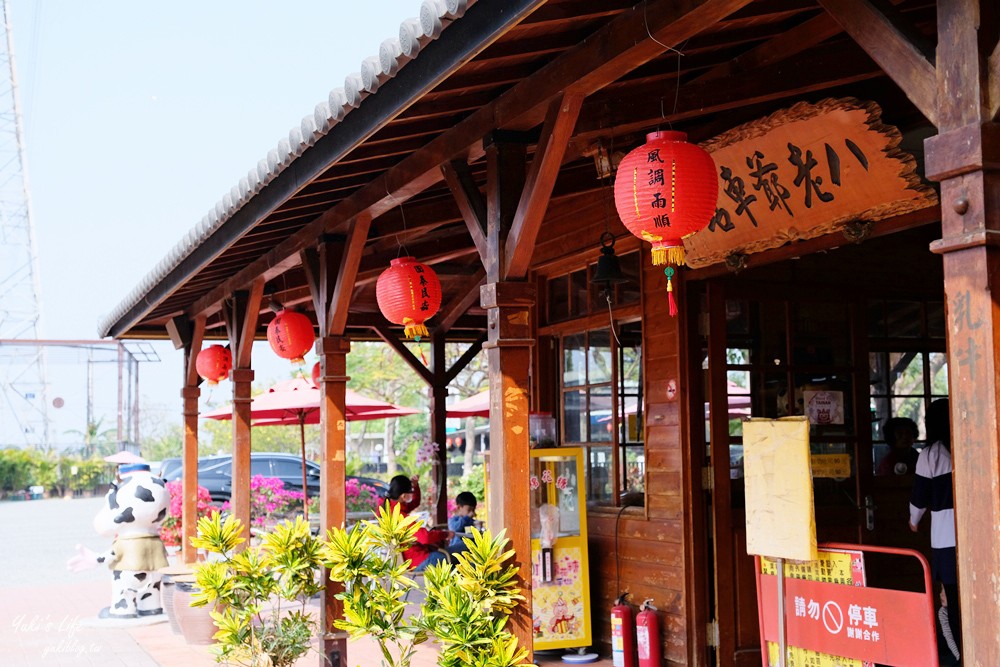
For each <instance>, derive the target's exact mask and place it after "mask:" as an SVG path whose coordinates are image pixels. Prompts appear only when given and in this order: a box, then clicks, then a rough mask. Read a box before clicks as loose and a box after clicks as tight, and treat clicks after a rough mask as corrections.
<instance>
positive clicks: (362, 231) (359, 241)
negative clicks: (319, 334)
mask: <svg viewBox="0 0 1000 667" xmlns="http://www.w3.org/2000/svg"><path fill="white" fill-rule="evenodd" d="M371 224H372V218H371V216H370V215H369V214H368V213H362V214H361V215H359V216H357V217H356V218H354V221H353V223H351V231H350V234H349V235H348V237H347V247H346V248H345V249H344V255H343V257H342V259H341V261H340V270H339V271H338V272H337V284H336V287H335V288H334V291H333V296H332V298H331V300H330V310H329V313H328V319H327V322H328V324H327V331H328V332H329V335H331V336H340V335H343V333H344V328H345V327H346V326H347V314H348V309H349V308H350V305H351V296H352V295H353V294H354V282H355V280H356V279H357V276H358V266H359V265H360V264H361V253H362V252H363V251H364V249H365V241H366V240H367V239H368V228H369V227H371Z"/></svg>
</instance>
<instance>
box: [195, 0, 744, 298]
mask: <svg viewBox="0 0 1000 667" xmlns="http://www.w3.org/2000/svg"><path fill="white" fill-rule="evenodd" d="M751 1H752V0H683V1H678V0H657V1H655V2H645V3H640V4H638V5H636V6H635V7H634V8H632V9H630V10H628V11H626V12H623V13H622V14H621V15H620V16H619V17H618V18H616V19H615V20H613V21H611V22H610V23H608V24H607V25H605V26H604V27H603V28H601V29H600V30H598V31H597V32H596V33H594V35H593V36H592V38H591V39H588V40H586V41H584V42H582V43H581V44H580V45H579V46H577V47H574V48H573V49H570V50H569V51H567V52H565V53H563V54H562V55H561V56H559V57H558V58H556V59H555V60H553V61H552V62H551V63H549V64H548V65H546V66H544V67H542V68H541V69H540V70H539V71H538V72H536V73H535V74H533V75H532V76H530V77H528V78H526V79H524V80H522V81H520V82H519V83H517V84H516V85H514V86H513V87H511V88H510V89H509V90H507V91H506V92H505V93H504V94H503V95H501V96H500V97H499V98H497V99H496V100H494V101H493V102H492V103H490V104H488V105H486V106H484V107H482V108H480V109H479V110H478V111H476V112H475V113H473V114H471V115H470V116H468V117H467V118H464V119H463V120H462V121H460V122H459V123H458V124H456V125H455V127H453V128H452V129H451V130H449V131H448V132H445V133H443V134H441V135H440V136H438V137H435V138H434V139H432V140H431V141H429V142H428V143H427V144H426V145H425V146H424V147H423V148H421V149H420V150H418V151H415V152H414V153H413V154H412V155H409V156H408V157H406V158H404V159H403V160H401V161H400V162H399V163H398V164H397V165H396V166H394V167H392V168H391V169H389V170H388V171H386V172H385V173H384V174H381V175H380V176H378V177H376V178H374V179H372V181H371V182H370V183H369V184H368V185H366V186H364V187H362V188H361V189H359V190H358V191H357V192H355V193H354V194H352V195H350V196H349V197H347V198H346V199H344V200H343V201H342V202H340V203H339V204H337V205H336V206H334V207H333V208H331V209H330V210H328V211H326V212H325V213H323V214H322V215H320V216H319V217H317V218H316V219H315V220H313V221H312V222H310V223H309V224H307V225H305V226H304V227H303V228H302V229H300V230H299V231H298V232H296V233H295V234H293V235H292V236H289V237H288V238H287V239H286V240H285V241H282V242H281V243H279V244H278V245H277V246H275V247H274V249H273V250H271V251H270V252H268V253H267V254H266V255H264V256H263V257H260V258H259V259H257V260H254V261H253V262H251V263H249V264H247V266H246V267H244V268H243V269H241V270H240V271H238V272H237V273H236V274H234V275H233V276H231V277H230V278H228V279H227V280H225V281H223V282H222V283H220V284H219V285H217V286H216V287H215V288H213V289H212V290H210V291H209V292H208V293H206V294H205V295H204V296H203V297H201V298H200V299H198V300H197V301H196V302H195V303H194V304H192V305H191V307H189V308H188V312H189V314H195V313H200V312H205V311H207V312H209V313H211V312H214V311H215V310H216V309H217V308H218V304H219V302H220V301H221V300H222V299H223V298H225V297H226V296H227V295H228V294H230V293H231V292H232V291H233V290H234V289H238V288H239V287H241V286H243V285H246V284H247V283H248V282H249V281H250V280H252V279H253V278H255V277H257V276H260V275H263V276H265V278H267V279H270V278H272V277H274V276H277V275H280V274H281V273H283V272H285V271H287V270H288V269H289V268H292V267H293V266H295V265H296V263H297V255H298V252H299V251H300V250H301V249H302V248H304V247H307V246H308V245H309V244H310V243H312V242H313V241H314V240H315V239H316V237H317V236H319V234H321V233H323V232H324V231H334V230H337V229H338V228H340V227H342V226H343V225H344V224H345V223H346V221H347V220H350V219H351V218H353V217H354V216H356V215H359V214H361V213H362V212H364V211H368V212H369V213H370V215H371V216H372V218H377V217H378V216H380V215H382V214H383V213H385V212H386V211H388V210H390V209H392V208H395V207H396V206H399V204H400V203H401V202H405V201H407V200H409V199H410V198H411V197H413V196H414V195H416V194H419V193H420V192H422V191H423V190H425V189H426V188H428V187H430V186H432V185H435V184H437V183H439V182H441V180H442V179H443V178H444V175H443V174H442V173H441V169H440V165H441V164H443V163H445V162H448V161H450V160H452V159H455V158H456V157H457V156H460V155H466V156H467V157H479V156H480V155H482V152H481V148H480V147H479V142H480V141H481V139H482V137H484V136H485V135H486V134H488V133H489V132H490V131H491V130H494V129H496V128H510V129H530V128H532V127H535V126H537V125H538V123H539V122H541V121H542V120H543V119H542V117H541V114H540V113H539V111H541V112H542V113H544V109H545V105H547V104H548V103H549V101H550V100H551V99H552V98H554V97H555V96H556V95H559V94H560V93H562V92H563V91H566V92H573V93H579V94H581V95H584V96H586V95H589V94H591V93H593V92H595V91H597V90H600V89H601V88H603V87H604V86H606V85H608V84H610V83H612V82H614V81H616V80H618V79H619V78H621V76H622V75H624V74H627V73H628V72H630V71H632V70H633V69H635V68H636V67H638V66H640V65H642V64H644V63H646V62H649V61H650V60H652V59H653V58H656V57H657V56H658V55H660V54H661V53H663V51H664V49H665V48H666V47H664V46H663V44H666V45H667V46H668V47H669V46H675V45H677V44H679V43H681V42H682V41H684V40H685V39H687V38H689V37H691V36H693V35H695V34H697V33H699V32H701V31H702V30H704V29H705V28H708V27H710V26H712V25H715V24H716V23H718V22H719V21H721V20H722V19H724V18H725V17H726V16H728V15H730V14H732V13H733V12H735V11H737V10H738V9H740V8H742V7H744V6H746V5H748V4H750V2H751ZM581 72H585V73H586V74H585V75H584V76H582V77H581V76H580V73H581Z"/></svg>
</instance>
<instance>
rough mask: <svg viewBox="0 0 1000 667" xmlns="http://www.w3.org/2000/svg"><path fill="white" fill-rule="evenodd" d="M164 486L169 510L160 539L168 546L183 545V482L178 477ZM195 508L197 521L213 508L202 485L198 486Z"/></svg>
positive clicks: (161, 529)
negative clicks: (167, 495) (168, 499)
mask: <svg viewBox="0 0 1000 667" xmlns="http://www.w3.org/2000/svg"><path fill="white" fill-rule="evenodd" d="M166 488H167V492H168V493H169V494H170V510H169V513H168V514H167V518H166V519H164V520H163V525H162V526H161V528H160V539H161V540H163V544H164V545H166V546H168V547H179V546H182V545H183V541H182V540H183V538H184V525H183V521H184V516H183V514H184V483H183V482H182V481H181V480H179V479H178V480H174V481H172V482H167V484H166ZM195 510H196V512H197V517H198V520H199V521H200V520H201V519H202V518H203V517H206V516H208V515H209V513H210V512H211V511H212V510H213V505H212V497H211V496H210V495H209V494H208V489H206V488H205V487H204V486H199V487H198V502H197V506H196V508H195Z"/></svg>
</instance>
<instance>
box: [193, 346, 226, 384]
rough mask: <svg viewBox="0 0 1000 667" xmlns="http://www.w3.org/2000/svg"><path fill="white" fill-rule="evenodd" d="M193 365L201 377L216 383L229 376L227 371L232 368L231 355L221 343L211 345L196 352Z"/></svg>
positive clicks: (210, 382)
mask: <svg viewBox="0 0 1000 667" xmlns="http://www.w3.org/2000/svg"><path fill="white" fill-rule="evenodd" d="M194 367H195V370H197V371H198V375H199V376H201V379H203V380H204V381H205V382H207V383H208V384H210V385H216V384H219V382H220V381H221V380H225V379H226V378H227V377H229V371H231V370H233V355H232V353H231V352H230V351H229V350H227V349H226V348H224V347H222V346H221V345H212V346H211V347H206V348H205V349H204V350H202V351H201V352H199V353H198V356H197V357H195V360H194Z"/></svg>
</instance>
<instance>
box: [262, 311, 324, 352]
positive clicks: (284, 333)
mask: <svg viewBox="0 0 1000 667" xmlns="http://www.w3.org/2000/svg"><path fill="white" fill-rule="evenodd" d="M315 338H316V335H315V332H314V331H313V325H312V322H311V321H309V318H308V317H306V316H305V315H303V314H302V313H298V312H295V311H294V310H287V309H286V310H282V311H281V312H280V313H278V314H277V315H275V316H274V319H273V320H271V323H270V324H268V325H267V342H268V343H270V344H271V349H272V350H274V353H275V354H276V355H278V356H279V357H281V358H282V359H289V360H291V362H292V363H293V364H304V363H305V359H303V357H304V356H305V354H306V352H308V351H309V349H310V348H311V347H312V346H313V341H314V340H315Z"/></svg>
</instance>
